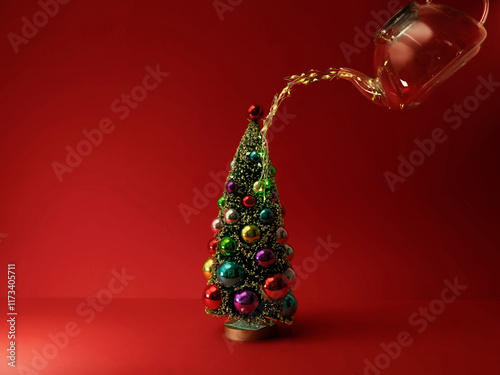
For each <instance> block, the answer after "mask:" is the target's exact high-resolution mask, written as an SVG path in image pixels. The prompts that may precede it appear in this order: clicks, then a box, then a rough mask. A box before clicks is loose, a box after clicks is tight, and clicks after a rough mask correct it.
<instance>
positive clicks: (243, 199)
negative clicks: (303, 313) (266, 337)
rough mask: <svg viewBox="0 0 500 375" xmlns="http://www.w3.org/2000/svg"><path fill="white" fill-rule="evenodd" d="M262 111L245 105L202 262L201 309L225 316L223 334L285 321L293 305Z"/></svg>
mask: <svg viewBox="0 0 500 375" xmlns="http://www.w3.org/2000/svg"><path fill="white" fill-rule="evenodd" d="M262 115H263V109H262V107H260V106H252V107H250V109H249V119H250V122H249V124H248V128H247V130H246V132H245V134H244V135H243V138H242V140H241V142H240V145H239V147H238V149H237V151H236V155H235V156H234V159H233V161H232V162H231V170H230V171H229V175H228V177H227V180H226V185H225V189H224V194H223V195H222V196H221V197H220V198H219V199H218V201H217V205H218V207H219V215H218V217H217V218H216V219H215V220H214V221H213V222H212V230H213V232H214V233H215V236H214V238H212V239H211V240H210V242H209V244H208V247H209V251H210V254H211V256H210V257H209V258H208V259H207V261H206V262H205V264H204V265H203V272H204V275H205V277H206V278H207V280H208V281H207V287H206V288H205V290H204V292H203V300H204V302H205V306H206V308H205V310H206V312H207V314H209V315H211V316H215V317H227V318H228V322H226V335H227V332H228V328H230V329H240V330H243V331H247V332H251V331H257V330H259V329H263V328H265V327H271V326H274V325H275V323H276V322H277V321H278V322H283V323H287V324H291V323H292V322H293V315H294V314H295V311H296V310H297V301H296V299H295V297H294V296H293V293H292V288H293V285H294V284H295V274H294V272H293V270H292V269H291V268H290V261H291V259H292V257H293V249H292V248H291V247H290V246H289V245H288V244H287V243H286V242H287V239H288V233H287V231H286V229H285V228H284V222H283V216H284V214H285V212H284V209H283V207H282V206H281V201H280V198H279V194H278V189H277V186H276V178H275V174H276V169H275V168H274V167H273V166H272V165H271V163H270V161H269V155H268V153H267V144H266V143H265V142H263V136H262V134H261V130H260V127H259V120H260V119H261V118H262ZM228 337H229V336H228ZM231 338H232V337H231Z"/></svg>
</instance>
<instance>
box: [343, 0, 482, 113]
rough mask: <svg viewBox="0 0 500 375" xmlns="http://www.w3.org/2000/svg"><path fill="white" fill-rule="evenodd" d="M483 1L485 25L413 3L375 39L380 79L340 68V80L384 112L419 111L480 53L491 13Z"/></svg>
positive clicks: (446, 9)
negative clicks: (415, 108) (441, 84)
mask: <svg viewBox="0 0 500 375" xmlns="http://www.w3.org/2000/svg"><path fill="white" fill-rule="evenodd" d="M483 1H484V10H483V15H482V17H481V20H480V21H479V22H478V21H476V20H474V19H472V18H470V17H469V16H467V15H466V14H464V13H462V12H460V11H458V10H456V9H453V8H450V7H448V6H445V5H440V4H434V3H433V2H432V1H431V0H427V1H426V2H425V4H420V3H419V2H418V1H413V2H411V3H410V4H408V5H407V6H406V7H404V8H403V9H402V10H401V11H399V12H398V13H397V14H396V15H395V16H394V17H393V18H392V19H390V20H389V21H388V22H387V23H386V24H385V25H384V26H382V28H381V29H380V30H379V32H378V33H377V34H376V35H375V37H374V38H373V42H374V44H375V54H374V61H373V63H374V70H375V74H376V78H370V77H368V76H366V75H365V74H363V73H360V72H358V71H355V70H353V69H349V68H340V69H339V71H338V76H337V78H343V79H346V80H348V81H350V82H352V83H353V84H354V85H355V86H356V87H357V88H358V90H359V91H360V92H361V93H362V94H363V95H364V96H365V97H367V98H368V99H370V100H371V101H373V102H375V103H376V104H378V105H381V106H383V107H386V108H389V109H394V110H402V109H404V108H412V107H416V106H417V105H419V104H420V103H421V102H422V101H423V100H425V99H426V98H427V96H429V94H430V93H431V92H432V90H433V89H434V88H435V87H436V86H438V85H439V84H440V83H442V82H443V81H444V80H446V79H447V78H448V77H450V76H451V75H452V74H453V73H455V72H456V71H457V70H458V69H460V68H461V67H462V66H464V65H465V64H466V63H467V62H468V61H469V60H470V59H472V58H473V57H474V56H475V55H476V54H477V53H478V52H479V49H480V47H481V44H482V43H483V41H484V40H485V39H486V30H485V28H484V27H483V24H484V22H485V21H486V17H487V16H488V10H489V0H483Z"/></svg>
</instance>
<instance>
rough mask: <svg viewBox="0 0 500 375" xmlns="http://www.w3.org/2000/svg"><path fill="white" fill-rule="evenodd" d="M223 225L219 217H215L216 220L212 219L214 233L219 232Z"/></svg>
mask: <svg viewBox="0 0 500 375" xmlns="http://www.w3.org/2000/svg"><path fill="white" fill-rule="evenodd" d="M223 226H224V223H223V222H222V220H221V219H219V218H217V219H214V221H212V231H213V232H214V233H219V232H220V230H221V229H222V227H223Z"/></svg>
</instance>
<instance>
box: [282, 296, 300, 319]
mask: <svg viewBox="0 0 500 375" xmlns="http://www.w3.org/2000/svg"><path fill="white" fill-rule="evenodd" d="M296 311H297V300H296V299H295V297H294V296H293V295H291V294H288V295H287V296H286V297H285V299H284V300H283V311H282V313H283V316H284V317H285V318H291V317H292V316H293V315H294V314H295V312H296Z"/></svg>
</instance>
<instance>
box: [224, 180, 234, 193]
mask: <svg viewBox="0 0 500 375" xmlns="http://www.w3.org/2000/svg"><path fill="white" fill-rule="evenodd" d="M226 190H227V192H228V193H234V192H235V191H236V182H234V181H229V182H228V183H227V184H226Z"/></svg>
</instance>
